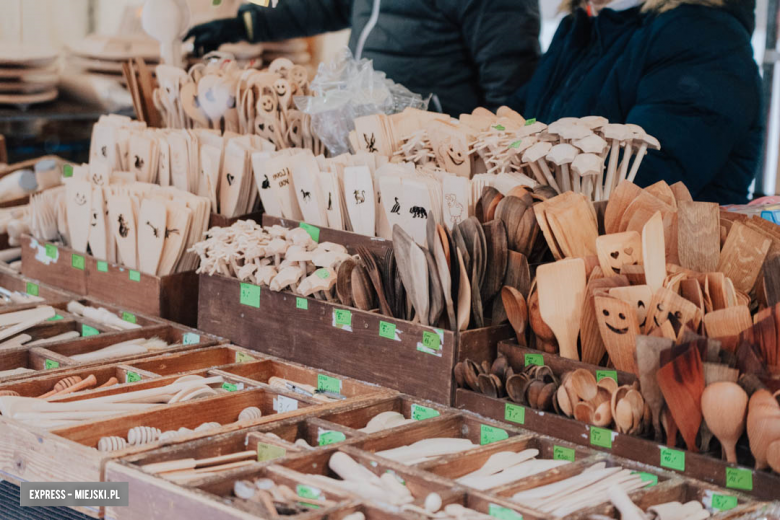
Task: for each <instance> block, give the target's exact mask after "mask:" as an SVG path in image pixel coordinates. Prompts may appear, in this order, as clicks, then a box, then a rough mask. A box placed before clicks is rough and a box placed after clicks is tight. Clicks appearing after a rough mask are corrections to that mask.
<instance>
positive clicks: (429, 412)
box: [412, 404, 441, 421]
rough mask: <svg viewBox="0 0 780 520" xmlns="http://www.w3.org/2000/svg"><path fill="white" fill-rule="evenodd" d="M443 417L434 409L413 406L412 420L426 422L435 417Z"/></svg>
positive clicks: (417, 405) (418, 405)
mask: <svg viewBox="0 0 780 520" xmlns="http://www.w3.org/2000/svg"><path fill="white" fill-rule="evenodd" d="M439 415H441V414H440V413H439V412H438V410H434V409H433V408H428V407H427V406H422V405H420V404H413V405H412V419H414V420H415V421H424V420H425V419H431V418H433V417H438V416H439Z"/></svg>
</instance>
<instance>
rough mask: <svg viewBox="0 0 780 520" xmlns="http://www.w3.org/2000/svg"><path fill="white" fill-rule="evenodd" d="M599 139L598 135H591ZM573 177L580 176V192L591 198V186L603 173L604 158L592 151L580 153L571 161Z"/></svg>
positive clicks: (592, 186)
mask: <svg viewBox="0 0 780 520" xmlns="http://www.w3.org/2000/svg"><path fill="white" fill-rule="evenodd" d="M593 137H596V138H597V139H601V138H600V137H598V136H593ZM571 170H572V172H573V174H574V175H573V178H577V177H579V178H581V186H582V189H581V191H582V193H584V194H585V195H587V197H588V199H590V200H593V197H594V195H593V188H594V186H595V184H596V183H597V182H598V178H599V175H602V174H603V173H604V159H602V158H601V157H599V156H598V155H596V154H593V153H581V154H579V155H578V156H577V157H576V158H575V159H574V162H572V163H571Z"/></svg>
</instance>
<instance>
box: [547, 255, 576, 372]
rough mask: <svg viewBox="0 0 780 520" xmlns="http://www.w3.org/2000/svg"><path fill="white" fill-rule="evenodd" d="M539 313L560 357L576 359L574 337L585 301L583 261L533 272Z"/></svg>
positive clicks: (561, 261) (573, 259)
mask: <svg viewBox="0 0 780 520" xmlns="http://www.w3.org/2000/svg"><path fill="white" fill-rule="evenodd" d="M536 283H537V287H538V292H539V312H540V313H541V315H542V319H543V320H544V322H545V323H546V324H547V325H548V326H549V327H550V329H552V331H553V332H554V333H555V337H556V339H557V340H558V345H559V349H560V354H561V356H562V357H565V358H567V359H579V354H578V352H577V336H578V335H579V332H580V318H581V315H582V307H583V301H584V299H585V284H586V279H585V261H584V260H582V259H581V258H570V259H567V260H560V261H558V262H554V263H552V264H546V265H541V266H539V268H538V269H537V271H536Z"/></svg>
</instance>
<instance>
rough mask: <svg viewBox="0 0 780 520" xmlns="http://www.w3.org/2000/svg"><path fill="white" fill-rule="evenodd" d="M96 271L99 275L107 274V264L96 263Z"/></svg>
mask: <svg viewBox="0 0 780 520" xmlns="http://www.w3.org/2000/svg"><path fill="white" fill-rule="evenodd" d="M97 268H98V271H100V272H101V273H107V272H108V262H103V261H102V260H101V261H98V263H97Z"/></svg>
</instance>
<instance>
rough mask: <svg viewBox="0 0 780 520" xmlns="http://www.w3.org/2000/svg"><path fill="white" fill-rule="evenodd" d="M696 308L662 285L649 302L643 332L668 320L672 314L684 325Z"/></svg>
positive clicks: (692, 317) (693, 315)
mask: <svg viewBox="0 0 780 520" xmlns="http://www.w3.org/2000/svg"><path fill="white" fill-rule="evenodd" d="M697 310H698V308H697V307H696V305H695V304H693V303H691V302H690V301H688V300H686V299H685V298H683V297H682V296H679V295H678V294H676V293H674V292H672V291H670V290H669V289H666V288H663V287H662V288H660V289H658V290H657V291H656V292H655V294H654V295H653V299H652V301H651V302H650V309H648V311H647V322H646V323H645V333H648V332H650V331H651V330H653V329H654V328H656V327H660V326H661V325H662V324H663V323H664V322H666V321H669V316H674V317H675V319H677V321H679V322H680V323H681V324H683V325H685V324H686V323H688V322H689V321H691V320H692V319H694V318H695V317H696V311H697Z"/></svg>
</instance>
